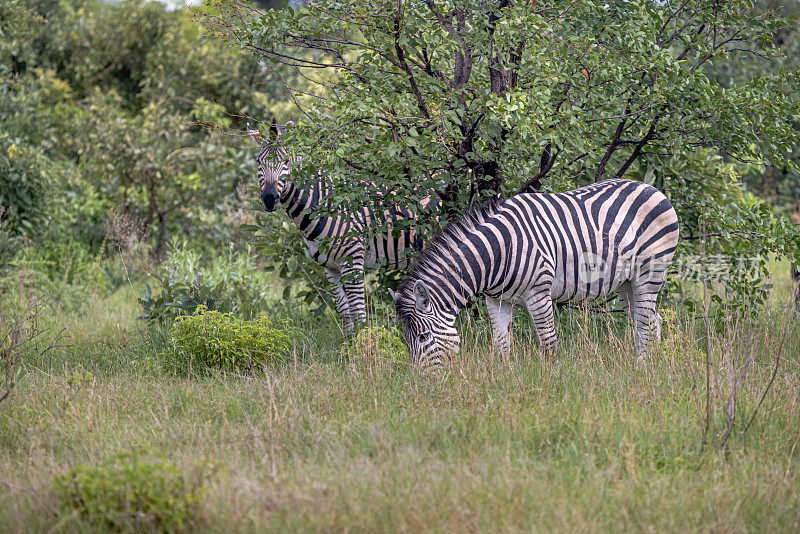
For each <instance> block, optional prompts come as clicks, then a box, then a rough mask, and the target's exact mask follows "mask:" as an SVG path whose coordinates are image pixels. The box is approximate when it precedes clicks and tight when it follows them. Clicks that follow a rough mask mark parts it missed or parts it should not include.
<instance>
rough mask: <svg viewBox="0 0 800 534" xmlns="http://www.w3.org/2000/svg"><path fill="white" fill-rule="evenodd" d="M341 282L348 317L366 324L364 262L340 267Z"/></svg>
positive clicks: (355, 262) (359, 261)
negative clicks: (345, 298) (342, 279)
mask: <svg viewBox="0 0 800 534" xmlns="http://www.w3.org/2000/svg"><path fill="white" fill-rule="evenodd" d="M342 277H344V279H345V281H344V282H342V288H343V290H344V294H345V296H346V297H347V305H348V307H349V309H350V316H351V317H352V318H353V320H354V321H355V322H356V324H358V323H366V322H367V306H366V302H365V300H364V260H363V258H362V259H360V260H358V261H353V262H352V263H351V264H348V265H342Z"/></svg>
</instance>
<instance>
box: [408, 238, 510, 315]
mask: <svg viewBox="0 0 800 534" xmlns="http://www.w3.org/2000/svg"><path fill="white" fill-rule="evenodd" d="M500 235H501V233H500V231H499V230H498V229H497V227H496V225H493V224H491V223H484V224H482V225H476V226H475V227H474V228H473V229H472V230H471V231H470V232H469V233H468V234H467V233H460V235H459V236H458V238H456V237H453V236H445V238H444V239H440V240H439V241H438V242H437V243H434V244H432V245H430V246H429V248H430V249H431V250H430V252H428V253H427V254H426V253H425V252H423V254H422V256H421V257H420V261H419V264H418V265H417V267H416V268H415V269H414V270H415V271H416V272H414V273H413V275H412V276H414V277H415V278H417V279H419V280H422V281H423V282H425V284H426V285H427V286H428V289H429V290H430V292H431V298H432V299H433V300H434V301H435V302H436V304H437V305H438V307H439V310H442V311H443V312H446V313H452V315H453V317H455V315H457V314H458V312H459V311H461V310H462V309H464V307H465V306H466V305H467V302H469V300H470V299H471V298H472V297H474V296H475V295H478V294H480V293H483V292H486V291H495V290H497V288H498V287H500V286H502V285H503V280H504V278H505V275H506V273H507V271H508V270H509V269H510V268H512V266H511V265H509V260H510V258H511V255H512V254H511V250H509V248H508V247H507V246H504V244H503V243H504V242H505V241H504V240H501V239H500V238H499V236H500Z"/></svg>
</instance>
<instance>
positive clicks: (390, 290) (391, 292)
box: [389, 287, 397, 300]
mask: <svg viewBox="0 0 800 534" xmlns="http://www.w3.org/2000/svg"><path fill="white" fill-rule="evenodd" d="M389 294H390V295H391V296H392V300H397V295H396V294H395V292H394V291H392V288H391V287H390V288H389Z"/></svg>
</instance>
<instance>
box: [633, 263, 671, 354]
mask: <svg viewBox="0 0 800 534" xmlns="http://www.w3.org/2000/svg"><path fill="white" fill-rule="evenodd" d="M663 282H664V280H663V277H662V279H661V280H652V279H647V278H645V279H642V280H634V281H632V282H631V283H630V293H629V294H630V296H629V297H628V296H626V298H627V299H628V302H631V300H632V304H628V312H629V316H628V317H629V318H630V321H631V322H632V323H633V326H634V328H635V329H636V336H635V338H634V341H635V344H636V361H637V362H639V363H641V362H642V361H644V359H645V357H646V356H647V355H648V354H649V351H650V344H651V343H652V342H653V341H661V315H660V314H659V313H658V311H656V299H657V298H658V292H659V290H660V289H661V285H662V284H663Z"/></svg>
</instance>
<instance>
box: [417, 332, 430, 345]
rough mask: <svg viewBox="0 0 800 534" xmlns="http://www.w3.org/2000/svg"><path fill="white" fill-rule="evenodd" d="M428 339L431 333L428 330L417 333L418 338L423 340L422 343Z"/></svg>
mask: <svg viewBox="0 0 800 534" xmlns="http://www.w3.org/2000/svg"><path fill="white" fill-rule="evenodd" d="M430 339H431V333H430V332H422V333H421V334H420V335H419V340H420V341H421V342H423V343H424V342H425V341H428V340H430Z"/></svg>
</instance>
